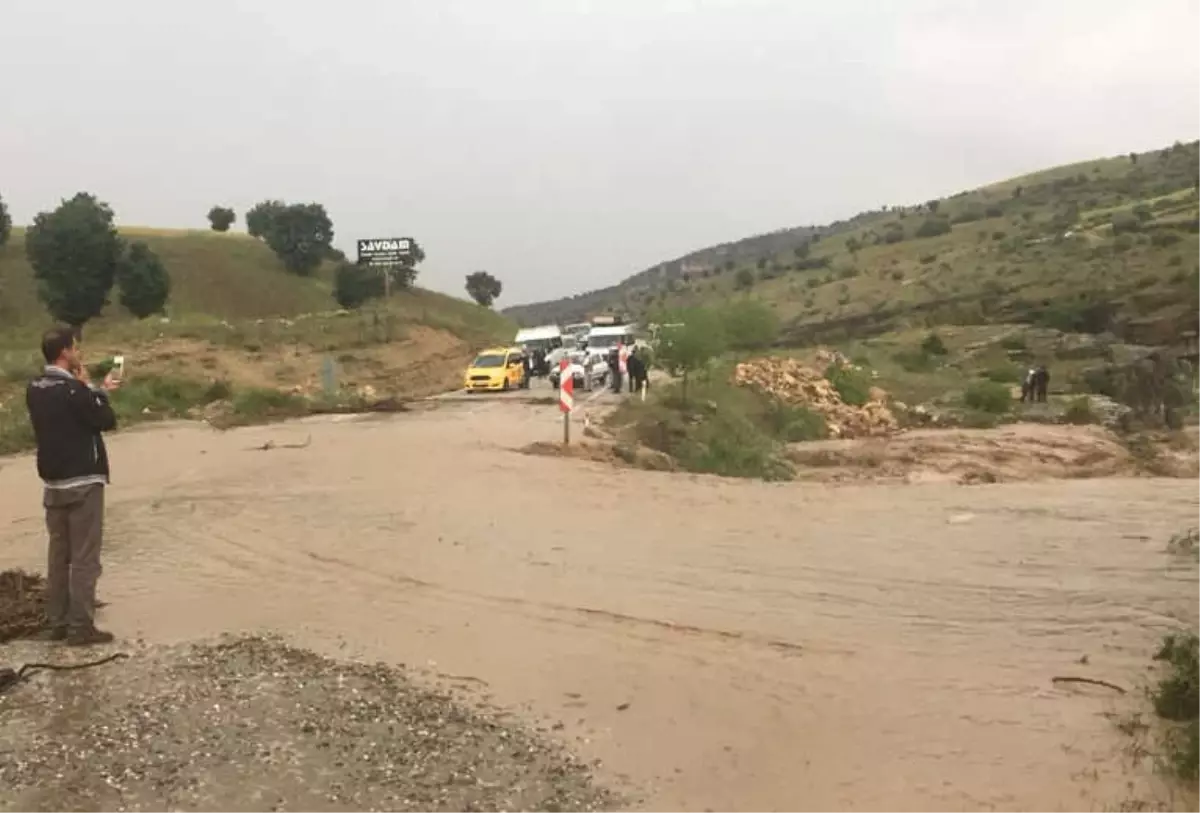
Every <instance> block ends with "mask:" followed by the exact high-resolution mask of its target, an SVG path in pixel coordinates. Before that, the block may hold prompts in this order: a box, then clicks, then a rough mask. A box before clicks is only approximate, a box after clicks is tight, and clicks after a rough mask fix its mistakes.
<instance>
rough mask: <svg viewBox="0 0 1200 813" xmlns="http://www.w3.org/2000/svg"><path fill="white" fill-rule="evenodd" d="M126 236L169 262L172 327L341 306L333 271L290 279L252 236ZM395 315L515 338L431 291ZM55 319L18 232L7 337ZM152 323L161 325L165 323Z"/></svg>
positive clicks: (3, 293)
mask: <svg viewBox="0 0 1200 813" xmlns="http://www.w3.org/2000/svg"><path fill="white" fill-rule="evenodd" d="M120 232H121V235H122V237H124V238H126V239H127V240H131V241H132V240H140V241H142V242H145V243H146V244H147V245H149V246H150V248H151V249H152V250H153V251H154V252H155V253H156V254H157V255H158V256H159V258H160V259H162V261H163V263H164V264H165V265H166V267H167V270H168V272H169V273H170V276H171V298H170V300H169V301H168V303H167V315H168V316H169V317H170V319H171V322H181V323H185V324H186V323H198V322H205V321H208V322H212V321H219V320H225V321H228V322H231V323H236V322H240V321H247V320H258V319H267V318H273V317H274V318H287V317H294V316H297V315H299V314H306V313H318V312H322V311H332V310H336V309H337V305H336V303H335V302H334V300H333V297H332V293H331V291H332V288H331V285H330V278H331V275H332V274H331V271H332V269H331V268H330V267H329V266H326V267H325V268H322V269H321V270H320V271H319V272H318V273H317V274H316V275H315V276H313V277H307V278H306V277H299V276H296V275H295V274H290V273H288V272H287V271H285V270H284V268H283V266H282V265H281V264H280V262H279V261H278V260H277V259H276V257H275V255H274V254H273V253H272V252H271V250H270V249H269V248H267V246H266V245H265V244H264V243H262V242H261V241H259V240H256V239H254V238H252V237H249V236H247V235H245V234H238V233H225V234H220V233H217V232H213V231H201V230H187V229H149V228H142V227H125V228H122V229H120ZM114 293H115V292H114ZM115 298H116V297H115V295H114V297H113V299H114V300H115ZM389 310H390V311H392V312H393V314H394V315H395V316H396V317H397V318H398V319H400V320H401V321H402V322H406V323H420V324H426V323H427V324H429V325H430V326H435V327H440V328H445V329H447V330H449V331H450V332H454V333H456V334H463V335H464V337H465V338H470V337H471V336H473V335H480V334H482V335H485V336H492V335H507V334H508V333H509V332H511V330H512V323H511V322H510V321H509V320H508V319H507V318H505V317H502V316H500V315H499V314H496V313H493V312H492V311H489V310H487V309H484V308H480V307H478V306H476V305H474V304H473V303H470V302H467V301H465V300H460V299H456V298H454V297H450V296H445V295H443V294H438V293H434V292H432V291H426V290H423V289H413V290H412V291H407V292H402V293H398V294H397V295H396V296H394V297H393V298H392V302H391V303H390V305H389ZM48 320H49V316H48V315H47V313H46V311H45V309H44V308H43V307H42V305H41V303H40V302H39V301H38V298H37V287H36V283H35V280H34V277H33V270H32V268H30V266H29V262H28V260H27V259H26V257H25V230H24V229H22V228H16V229H14V230H13V234H12V237H11V239H10V240H9V242H8V244H7V245H6V246H4V247H3V248H0V339H3V338H4V337H5V336H9V337H13V334H25V333H27V332H28V330H30V329H40V328H41V327H43V326H44V325H45V324H46V323H47V322H48ZM135 321H136V320H134V319H132V317H130V316H129V315H128V314H126V313H125V312H123V311H122V310H121V308H120V307H119V306H117V305H116V304H113V305H110V306H109V307H108V308H107V309H106V311H105V313H104V314H103V315H102V316H101V317H100V318H99V319H97V320H95V322H93V323H91V324H90V327H91V328H92V331H91V332H99V333H101V334H104V333H109V332H114V331H117V332H123V333H128V332H129V329H126V328H123V327H122V326H123V325H126V323H132V322H135ZM148 321H149V322H153V323H155V324H156V325H160V324H161V323H160V322H159V320H157V319H152V320H148ZM130 328H131V329H132V328H133V326H132V325H131V326H130ZM161 329H162V328H161V326H160V327H157V328H156V330H160V331H161ZM134 332H135V333H136V332H137V331H136V329H134ZM13 338H16V337H13ZM2 343H6V344H12V341H6V342H2Z"/></svg>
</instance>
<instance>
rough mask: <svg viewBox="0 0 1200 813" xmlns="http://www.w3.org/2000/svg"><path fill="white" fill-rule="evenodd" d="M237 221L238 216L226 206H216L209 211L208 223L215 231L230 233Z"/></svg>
mask: <svg viewBox="0 0 1200 813" xmlns="http://www.w3.org/2000/svg"><path fill="white" fill-rule="evenodd" d="M235 220H237V214H236V213H235V212H234V211H233V210H232V209H229V208H226V207H224V206H214V207H212V208H211V209H209V210H208V222H209V225H211V226H212V230H213V231H229V227H230V226H232V225H233V223H234V221H235Z"/></svg>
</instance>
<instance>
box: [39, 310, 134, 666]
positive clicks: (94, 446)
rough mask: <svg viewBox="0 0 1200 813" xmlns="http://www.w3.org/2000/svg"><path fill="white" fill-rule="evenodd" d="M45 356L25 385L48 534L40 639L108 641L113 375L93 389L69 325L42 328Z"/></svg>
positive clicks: (83, 642)
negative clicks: (101, 625)
mask: <svg viewBox="0 0 1200 813" xmlns="http://www.w3.org/2000/svg"><path fill="white" fill-rule="evenodd" d="M42 357H43V358H44V359H45V361H46V366H45V368H44V369H43V371H42V374H41V375H40V376H38V377H37V378H35V379H34V380H33V381H31V382H29V387H28V389H27V390H26V392H25V404H26V407H27V408H28V410H29V420H30V423H32V424H33V432H34V436H35V437H36V440H37V471H38V476H40V477H41V478H42V482H43V483H44V489H43V492H42V505H43V507H44V508H45V511H46V531H47V532H48V535H49V555H48V557H47V568H46V622H47V629H46V631H45V633H44V637H45V638H46V639H47V640H51V641H62V640H65V641H66V642H67V643H68V644H70V645H74V646H87V645H89V644H105V643H108V642H110V641H112V640H113V636H112V633H108V632H104V631H102V630H99V629H97V628H96V624H95V614H96V582H97V580H98V579H99V578H100V572H101V567H100V545H101V540H102V538H103V533H104V487H105V486H106V485H107V484H108V475H109V469H108V452H107V450H106V449H105V446H104V438H103V435H102V433H103V432H109V431H111V430H113V429H115V428H116V426H117V418H116V415H115V414H114V413H113V409H112V406H111V405H110V404H109V402H108V393H110V392H112V391H113V390H116V389H117V388H118V387H119V386H120V380H119V379H118V378H116V377H115V376H114V375H113V374H112V373H111V372H110V373H109V374H108V375H107V376H105V378H104V383H103V384H102V385H101V386H100V387H94V386H92V385H91V382H90V381H89V379H88V374H87V370H86V368H85V367H84V366H83V354H82V352H81V351H80V349H79V344H78V341H77V339H76V335H75V331H74V330H73V329H71V328H69V327H57V328H53V329H51V330H48V331H46V333H45V334H44V335H43V336H42Z"/></svg>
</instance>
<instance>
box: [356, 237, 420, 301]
mask: <svg viewBox="0 0 1200 813" xmlns="http://www.w3.org/2000/svg"><path fill="white" fill-rule="evenodd" d="M412 247H413V239H412V238H411V237H383V238H373V239H370V240H359V241H358V264H359V265H366V266H369V267H371V268H378V269H379V272H380V273H381V274H383V295H384V298H385V299H386V298H387V297H390V296H391V295H392V269H393V268H395V267H396V266H398V265H404V263H405V261H406V260H408V258H410V257H411V256H412V253H413V252H412Z"/></svg>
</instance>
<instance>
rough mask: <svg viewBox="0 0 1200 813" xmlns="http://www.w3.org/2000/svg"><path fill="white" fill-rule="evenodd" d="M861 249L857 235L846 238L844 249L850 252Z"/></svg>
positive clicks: (853, 252)
mask: <svg viewBox="0 0 1200 813" xmlns="http://www.w3.org/2000/svg"><path fill="white" fill-rule="evenodd" d="M861 249H862V243H861V242H860V241H859V239H858V238H857V237H851V238H849V239H847V240H846V250H847V251H849V252H850V253H851V254H857V253H858V252H859V251H860V250H861Z"/></svg>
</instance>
